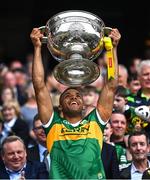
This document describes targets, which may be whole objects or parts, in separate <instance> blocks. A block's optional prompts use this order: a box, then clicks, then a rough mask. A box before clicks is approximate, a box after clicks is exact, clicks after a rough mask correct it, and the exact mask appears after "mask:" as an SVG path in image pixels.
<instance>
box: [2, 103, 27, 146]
mask: <svg viewBox="0 0 150 180" xmlns="http://www.w3.org/2000/svg"><path fill="white" fill-rule="evenodd" d="M2 118H3V128H2V133H1V136H2V137H1V139H0V140H1V143H2V142H3V140H4V139H5V138H6V137H8V136H10V135H17V136H19V137H21V138H22V139H23V141H24V143H25V145H26V146H27V145H28V142H29V128H28V125H27V124H26V122H25V121H24V120H23V119H22V118H21V116H20V106H19V104H18V102H17V101H15V100H11V101H7V102H5V103H4V104H3V107H2Z"/></svg>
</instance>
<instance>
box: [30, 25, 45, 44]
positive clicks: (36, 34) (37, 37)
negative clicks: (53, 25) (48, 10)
mask: <svg viewBox="0 0 150 180" xmlns="http://www.w3.org/2000/svg"><path fill="white" fill-rule="evenodd" d="M43 36H44V35H43V34H42V32H41V31H40V30H39V29H38V28H34V29H33V30H32V32H31V34H30V38H31V41H32V43H33V45H34V47H41V46H42V42H41V38H42V37H43Z"/></svg>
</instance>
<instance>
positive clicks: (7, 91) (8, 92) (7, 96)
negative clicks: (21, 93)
mask: <svg viewBox="0 0 150 180" xmlns="http://www.w3.org/2000/svg"><path fill="white" fill-rule="evenodd" d="M14 99H15V95H14V92H13V90H12V89H11V88H10V87H4V88H2V90H1V96H0V104H1V106H2V105H3V104H4V103H5V102H6V101H10V100H14ZM1 108H2V107H1Z"/></svg>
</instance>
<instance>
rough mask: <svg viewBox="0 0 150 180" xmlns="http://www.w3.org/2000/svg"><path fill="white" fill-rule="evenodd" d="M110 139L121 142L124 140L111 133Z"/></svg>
mask: <svg viewBox="0 0 150 180" xmlns="http://www.w3.org/2000/svg"><path fill="white" fill-rule="evenodd" d="M112 141H113V142H122V141H124V137H120V136H115V135H112Z"/></svg>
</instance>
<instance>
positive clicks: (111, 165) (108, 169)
mask: <svg viewBox="0 0 150 180" xmlns="http://www.w3.org/2000/svg"><path fill="white" fill-rule="evenodd" d="M111 134H112V128H111V125H110V122H108V123H107V125H106V127H105V129H104V142H103V147H102V161H103V165H104V169H105V174H106V179H118V178H119V173H120V172H119V160H118V158H117V152H116V148H115V146H114V144H112V143H111V142H110V136H111Z"/></svg>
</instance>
